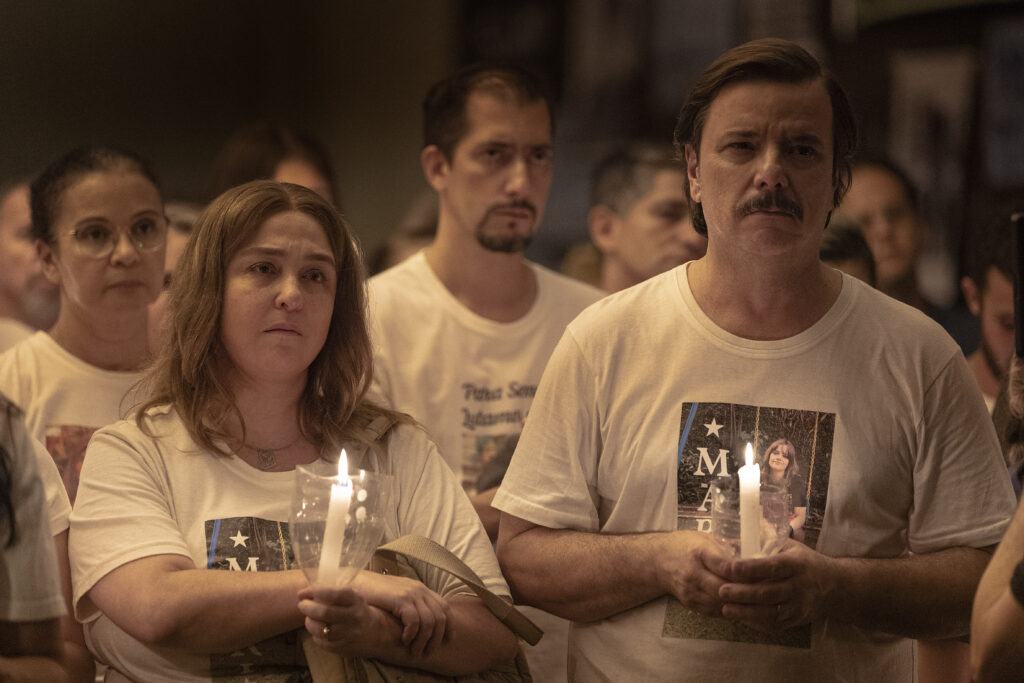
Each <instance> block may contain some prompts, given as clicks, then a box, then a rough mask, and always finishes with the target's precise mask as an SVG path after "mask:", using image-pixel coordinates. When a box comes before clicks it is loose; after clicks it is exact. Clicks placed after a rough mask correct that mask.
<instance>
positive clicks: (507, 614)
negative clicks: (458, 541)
mask: <svg viewBox="0 0 1024 683" xmlns="http://www.w3.org/2000/svg"><path fill="white" fill-rule="evenodd" d="M377 553H379V554H382V555H384V556H385V557H388V558H389V559H392V560H394V559H395V555H403V556H404V557H406V558H407V559H410V560H419V561H420V562H425V563H426V564H429V565H432V566H434V567H437V568H438V569H441V570H443V571H446V572H448V573H449V574H452V575H453V576H455V577H456V578H458V579H459V580H461V581H462V582H463V583H464V584H466V585H467V586H469V587H470V588H471V589H472V590H473V592H474V593H476V594H477V596H478V597H479V598H480V600H481V601H483V603H484V605H485V606H486V607H487V609H489V610H490V611H491V613H492V614H493V615H494V616H496V617H497V618H498V620H499V621H501V623H503V624H505V625H506V626H508V627H509V628H510V629H512V632H513V633H515V634H516V635H517V636H519V637H520V638H522V639H523V640H525V641H526V642H527V643H529V644H530V645H536V644H537V642H538V641H539V640H540V638H541V636H543V635H544V632H543V631H541V630H540V629H539V628H537V625H536V624H534V623H533V622H532V621H530V620H529V619H527V618H526V616H524V615H523V613H522V612H520V611H519V610H517V609H516V608H515V607H513V606H512V604H511V603H509V602H506V601H505V600H502V599H501V598H499V597H498V596H497V595H495V594H494V593H492V592H491V591H489V590H487V588H485V587H484V585H483V582H482V581H481V580H480V577H479V576H477V575H476V573H475V572H474V571H473V570H472V569H470V568H469V567H467V566H466V563H465V562H463V561H462V560H460V559H459V558H458V557H456V556H455V555H454V554H452V552H451V551H450V550H448V549H447V548H445V547H444V546H443V545H440V544H439V543H436V542H434V541H432V540H430V539H429V538H426V537H425V536H416V535H413V534H408V535H405V536H402V537H401V538H396V539H395V540H393V541H391V542H390V543H385V544H384V545H382V546H381V547H379V548H377Z"/></svg>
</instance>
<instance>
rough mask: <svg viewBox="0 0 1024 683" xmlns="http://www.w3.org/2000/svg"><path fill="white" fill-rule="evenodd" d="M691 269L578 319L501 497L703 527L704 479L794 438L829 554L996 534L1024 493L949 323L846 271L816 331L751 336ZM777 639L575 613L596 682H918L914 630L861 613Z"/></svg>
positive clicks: (578, 644) (560, 513)
mask: <svg viewBox="0 0 1024 683" xmlns="http://www.w3.org/2000/svg"><path fill="white" fill-rule="evenodd" d="M686 272H687V270H686V266H682V267H679V268H676V269H674V270H672V271H669V272H668V273H665V274H663V275H660V276H658V277H656V278H654V279H652V280H649V281H647V282H645V283H642V284H640V285H637V286H636V287H634V288H632V289H629V290H626V291H625V292H621V293H619V294H616V295H612V296H611V297H609V298H607V299H605V300H604V301H602V302H601V303H599V304H597V305H595V306H593V307H592V308H590V309H589V310H588V311H587V312H586V313H584V314H583V315H582V316H580V318H579V319H577V320H576V321H575V322H574V323H573V324H572V325H570V326H569V329H568V330H567V331H566V334H565V336H564V337H563V339H562V340H561V342H560V343H559V346H558V348H557V349H556V350H555V352H554V354H553V355H552V357H551V361H550V363H549V367H548V370H547V372H546V373H545V376H544V380H543V382H541V386H540V389H539V390H538V393H537V398H536V401H535V403H534V409H533V412H532V417H531V419H530V421H529V423H528V424H527V427H526V429H525V430H524V432H523V436H522V439H521V441H520V443H519V448H518V451H517V455H516V457H514V458H513V459H512V465H511V466H510V468H509V470H508V473H507V475H506V478H505V480H504V483H503V484H502V487H501V489H500V490H499V492H498V494H497V496H496V498H495V501H494V505H495V507H497V508H499V509H501V510H504V511H505V512H508V513H510V514H512V515H515V516H517V517H521V518H523V519H526V520H529V521H531V522H533V523H536V524H539V525H542V526H546V527H550V528H568V529H577V530H581V531H587V532H593V533H606V534H624V533H636V532H650V531H670V530H674V529H677V528H697V529H707V528H708V522H709V520H708V510H707V507H706V505H705V503H706V500H705V497H706V493H707V490H708V483H709V481H710V480H711V479H712V478H713V477H714V476H715V475H722V474H729V475H734V473H735V471H736V467H737V466H738V465H740V464H742V463H740V462H739V460H740V459H741V458H742V457H743V456H742V449H743V445H744V443H745V442H752V443H753V444H754V445H755V450H756V451H757V454H758V457H759V458H760V457H762V456H763V453H764V452H765V451H766V449H767V446H768V444H770V443H772V442H773V441H774V440H775V439H778V438H780V437H785V438H790V440H791V441H792V442H793V443H794V446H795V449H796V460H797V462H798V463H799V465H800V469H801V473H800V476H801V477H804V478H805V481H806V486H807V492H808V493H809V495H808V497H807V498H808V501H807V504H808V507H807V522H806V524H805V529H806V531H807V536H808V540H807V542H808V544H809V545H812V546H813V545H814V544H816V548H817V550H818V551H820V552H822V553H824V554H826V555H831V556H836V557H872V558H893V557H899V556H901V555H904V554H906V553H907V552H914V553H927V552H931V551H936V550H940V549H943V548H947V547H950V546H972V547H983V546H987V545H991V544H994V543H997V542H998V541H999V540H1000V538H1001V537H1002V535H1003V532H1004V531H1005V529H1006V526H1007V524H1008V522H1009V519H1010V517H1011V516H1012V514H1013V510H1014V499H1013V494H1012V492H1011V490H1010V487H1009V482H1008V480H1007V477H1006V470H1005V467H1004V466H1003V465H1002V458H1001V456H1000V452H999V444H998V441H997V439H996V435H995V431H994V429H993V427H992V422H991V419H990V418H989V416H988V412H987V411H986V409H985V405H984V403H983V402H982V400H981V396H980V395H979V393H978V388H977V384H976V382H975V381H974V379H973V377H972V376H971V374H970V371H969V369H968V368H967V365H966V362H965V361H964V359H963V356H962V354H961V353H960V350H959V348H958V347H957V346H956V344H955V343H954V342H953V340H952V339H950V338H949V337H948V335H946V334H944V333H943V332H942V330H941V329H940V328H939V326H938V325H937V324H936V323H934V322H933V321H931V320H929V319H928V318H926V317H925V316H924V315H923V314H921V313H919V312H917V311H914V310H912V309H910V308H909V307H907V306H904V305H903V304H900V303H898V302H896V301H894V300H892V299H889V298H888V297H886V296H884V295H882V294H880V293H878V292H877V291H875V290H873V289H871V288H870V287H867V286H866V285H864V284H862V283H860V282H859V281H857V280H855V279H853V278H851V277H848V276H844V277H843V288H842V292H841V294H840V296H839V297H838V299H837V301H836V302H835V304H834V305H833V306H832V307H831V309H830V310H829V311H828V312H827V313H826V314H825V315H824V316H823V317H822V318H821V319H820V320H819V321H818V322H817V323H815V324H814V325H813V326H811V327H810V328H809V329H807V330H805V331H804V332H801V333H800V334H798V335H796V336H794V337H790V338H788V339H782V340H778V341H752V340H748V339H743V338H740V337H737V336H735V335H732V334H729V333H728V332H725V331H724V330H722V329H721V328H719V327H718V326H717V325H715V324H714V323H713V322H712V321H711V320H710V319H709V318H708V316H707V315H705V313H704V312H703V311H702V310H701V309H700V307H699V306H698V305H697V303H696V301H695V300H694V298H693V295H692V293H691V291H690V288H689V284H688V282H687V278H686ZM715 629H721V630H715ZM717 633H726V634H727V635H726V636H724V637H723V636H717V635H716V634H717ZM726 638H735V641H730V640H727V639H726ZM788 638H793V639H794V640H793V641H792V642H790V641H788V640H787V639H788ZM772 640H777V641H778V642H788V643H789V645H791V646H786V647H784V646H779V645H774V644H763V641H760V642H759V641H758V640H757V639H756V638H755V637H752V636H751V634H750V633H749V632H745V631H744V630H743V629H742V628H738V625H735V624H732V623H731V622H725V620H717V621H713V620H707V619H705V618H703V617H699V616H697V615H695V614H694V613H692V612H689V610H686V609H685V608H683V607H682V606H681V605H680V604H679V603H678V602H676V601H674V600H671V601H670V600H669V599H667V598H661V599H658V600H654V601H652V602H650V603H647V604H645V605H641V606H639V607H636V608H634V609H631V610H628V611H626V612H623V613H620V614H618V615H615V616H613V617H611V618H608V619H604V620H601V621H597V622H593V623H574V624H573V625H572V629H571V631H570V652H569V659H570V665H569V666H570V672H571V673H572V676H571V677H574V678H575V679H577V680H584V681H604V680H609V681H620V680H695V681H740V680H758V681H793V680H805V681H810V680H834V679H843V680H858V681H876V680H900V681H912V680H914V679H915V677H916V672H915V670H914V669H915V662H914V654H913V646H912V642H911V641H908V640H905V639H897V638H891V637H886V636H884V635H882V634H879V633H873V632H868V631H863V630H860V629H857V628H854V627H852V626H850V625H849V624H844V623H839V622H835V621H828V622H821V623H815V624H813V625H812V627H811V628H807V629H794V630H791V631H788V632H783V633H782V634H779V635H778V636H773V638H772ZM737 641H738V642H737Z"/></svg>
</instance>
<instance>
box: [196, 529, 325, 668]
mask: <svg viewBox="0 0 1024 683" xmlns="http://www.w3.org/2000/svg"><path fill="white" fill-rule="evenodd" d="M205 531H206V551H207V559H206V568H207V569H213V570H226V571H235V572H238V571H245V572H274V571H283V570H285V569H295V568H297V565H296V564H295V554H294V552H293V550H292V543H291V535H290V533H289V530H288V524H286V523H284V522H277V521H273V520H269V519H260V518H257V517H227V518H224V519H211V520H207V521H206V523H205ZM301 649H302V646H301V645H300V644H299V638H298V632H297V631H292V632H289V633H283V634H281V635H278V636H274V637H273V638H268V639H267V640H264V641H261V642H259V643H255V644H253V645H250V646H248V647H246V648H243V649H241V650H238V651H236V652H230V653H227V654H216V653H215V654H212V655H210V675H211V677H212V678H213V679H214V680H218V681H235V680H238V681H243V680H248V681H259V682H260V683H291V682H293V681H309V680H311V679H310V678H309V672H308V670H307V669H306V667H305V666H304V665H303V664H302V663H301V662H300V661H298V652H300V651H301Z"/></svg>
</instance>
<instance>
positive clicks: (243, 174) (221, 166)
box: [207, 121, 336, 198]
mask: <svg viewBox="0 0 1024 683" xmlns="http://www.w3.org/2000/svg"><path fill="white" fill-rule="evenodd" d="M287 159H301V160H302V161H305V162H306V163H308V164H309V165H310V166H312V167H313V168H315V169H316V170H317V172H318V173H319V174H320V175H322V176H323V177H324V178H325V179H326V180H327V183H328V185H330V187H331V192H332V193H333V192H336V190H335V187H334V168H333V166H331V161H330V156H329V155H328V153H327V150H326V149H325V148H324V146H323V145H321V144H320V142H318V141H317V140H316V139H314V138H313V137H312V136H310V135H308V134H306V133H304V132H301V131H298V130H295V129H293V128H291V127H289V126H286V125H283V124H279V123H267V122H263V121H259V122H256V123H250V124H248V125H246V126H243V127H241V128H239V129H238V130H236V131H235V132H234V133H232V134H231V135H230V136H228V139H227V140H225V141H224V145H223V146H222V147H221V148H220V151H219V152H217V156H216V157H215V158H214V160H213V164H212V165H211V166H210V179H209V186H208V188H207V193H208V194H209V196H210V198H213V197H219V196H220V195H221V194H222V193H224V192H226V191H227V190H229V189H230V188H232V187H237V186H239V185H242V184H244V183H247V182H249V181H251V180H269V179H270V178H272V177H273V176H274V171H276V170H277V166H278V164H280V163H281V162H282V161H285V160H287Z"/></svg>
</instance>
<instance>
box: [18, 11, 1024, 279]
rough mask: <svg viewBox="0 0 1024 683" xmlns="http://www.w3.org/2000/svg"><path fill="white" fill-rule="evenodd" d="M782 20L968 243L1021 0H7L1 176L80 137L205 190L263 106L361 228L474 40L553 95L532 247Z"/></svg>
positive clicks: (549, 255)
mask: <svg viewBox="0 0 1024 683" xmlns="http://www.w3.org/2000/svg"><path fill="white" fill-rule="evenodd" d="M767 35H774V36H779V37H785V38H791V39H794V40H797V41H798V42H801V43H802V44H804V45H805V46H806V47H808V48H809V49H811V50H812V51H814V52H815V53H816V54H818V55H819V56H821V57H823V58H824V59H825V60H826V61H827V63H829V64H830V65H831V67H832V68H833V70H834V71H835V72H836V73H837V74H838V76H839V77H840V80H841V81H842V82H843V83H844V84H845V85H846V87H847V89H848V90H849V92H850V94H851V97H852V99H853V101H854V105H855V107H856V109H857V112H858V115H859V117H860V120H861V123H862V126H863V133H864V139H863V147H864V149H866V150H869V151H871V152H875V153H878V152H884V153H888V154H890V155H892V156H895V157H896V158H897V159H898V160H899V161H900V162H902V163H904V164H905V165H907V166H908V167H909V169H910V171H911V174H912V176H913V178H914V180H915V181H916V182H917V183H918V184H919V185H921V189H922V190H923V191H924V195H925V198H926V200H927V201H928V202H929V205H930V207H931V214H930V215H931V218H932V223H933V225H932V227H933V232H934V235H933V240H932V252H933V254H937V255H938V256H939V257H941V256H943V255H944V256H946V257H947V258H948V259H949V260H951V261H952V262H955V261H956V259H957V257H958V253H959V245H960V243H961V241H962V240H963V239H964V236H965V235H966V234H969V226H970V219H971V216H972V215H973V213H974V211H975V210H976V208H977V207H978V206H980V205H984V204H985V203H988V202H990V201H992V200H993V199H994V198H997V197H999V196H1002V195H1005V194H1010V193H1013V192H1020V191H1021V189H1022V187H1024V3H1022V2H1020V1H1003V2H980V1H972V0H830V1H825V0H818V1H815V0H693V1H686V0H635V1H631V2H628V1H624V0H623V1H615V0H516V1H513V0H378V1H376V2H353V1H348V0H340V1H336V2H328V1H327V0H324V1H323V2H312V1H309V0H298V1H293V2H288V3H284V2H269V1H267V0H248V1H246V2H242V1H240V0H215V1H205V2H199V1H197V0H186V1H178V2H154V3H150V2H138V1H137V0H136V1H129V0H93V1H91V2H73V1H70V0H62V1H58V0H33V1H32V2H24V1H16V0H0V178H11V177H17V176H22V175H27V174H32V173H34V172H35V171H36V170H38V169H39V168H40V167H41V166H42V165H44V164H45V163H47V162H48V161H50V160H51V159H52V158H54V157H55V156H56V155H58V154H60V153H61V152H63V151H65V150H67V149H69V148H70V147H72V146H74V145H77V144H80V143H83V142H88V141H95V142H109V143H114V144H119V145H124V146H127V147H130V148H133V149H136V150H138V151H140V152H141V153H143V154H144V155H146V156H148V157H150V158H151V159H152V160H153V161H154V162H155V164H156V165H157V168H158V170H159V171H160V174H161V176H162V178H163V179H164V185H165V194H166V195H167V197H169V198H176V199H200V198H202V193H203V188H204V184H205V182H206V175H207V169H208V167H209V164H210V161H211V160H212V159H213V156H214V155H215V153H216V151H217V149H218V148H219V146H220V144H221V143H222V142H223V140H224V139H225V137H226V136H227V135H228V134H229V133H230V132H231V131H232V130H234V129H235V128H237V127H238V126H240V125H242V124H245V123H248V122H251V121H255V120H272V121H279V122H283V123H287V124H290V125H293V126H294V127H297V128H300V129H303V130H306V131H308V132H309V133H311V134H312V135H313V136H315V137H317V138H319V139H320V140H321V141H322V142H323V143H324V144H325V145H326V146H327V148H328V150H329V151H330V153H331V156H332V159H333V162H334V164H335V166H336V169H337V171H338V180H339V182H338V185H339V187H338V188H337V189H338V190H339V198H340V202H341V204H342V207H343V209H344V211H345V213H346V214H347V215H348V216H349V218H350V220H351V221H352V222H353V224H354V225H355V227H356V230H357V232H358V233H359V235H360V237H361V239H362V240H363V242H364V244H365V245H366V246H367V247H372V246H373V245H374V244H376V243H377V242H379V241H380V240H381V239H382V237H383V236H384V235H385V234H386V233H387V232H388V231H389V230H390V229H392V228H393V227H394V226H395V225H396V224H397V223H398V221H399V220H400V219H401V218H402V216H403V214H404V213H405V212H406V210H407V208H408V206H409V204H410V203H411V202H413V201H414V199H415V198H416V197H417V195H420V194H422V193H423V192H424V191H426V189H427V186H426V184H425V182H424V181H423V180H422V176H421V174H420V170H419V161H418V159H419V149H420V128H419V104H420V100H421V98H422V96H423V94H424V92H425V91H426V89H427V87H428V86H429V85H430V84H431V83H432V82H433V81H435V80H437V79H438V78H440V77H442V76H443V75H444V74H446V73H447V72H449V71H450V70H451V69H453V68H454V67H456V66H458V65H460V64H463V63H467V62H471V61H474V60H476V59H502V60H507V61H515V62H519V63H522V64H523V65H525V66H527V67H529V68H532V69H533V70H535V71H537V72H538V73H539V74H540V75H541V76H542V77H543V78H544V79H545V80H546V81H547V82H548V84H549V87H550V88H551V90H552V92H553V93H554V95H555V97H556V101H557V117H558V130H557V141H556V145H557V152H556V174H555V183H554V186H553V188H552V195H551V199H550V202H549V209H548V213H547V217H546V219H545V221H544V226H543V228H542V233H541V235H540V237H539V239H538V242H537V244H536V245H535V247H533V248H532V251H531V255H532V256H533V257H534V258H536V259H538V260H540V261H542V262H546V263H549V264H552V263H556V262H557V260H558V258H559V257H560V256H561V254H562V252H563V251H564V250H565V248H566V247H567V246H568V245H569V244H570V243H572V242H574V241H577V240H582V239H584V238H585V227H584V222H585V210H586V188H587V173H588V171H589V167H590V165H591V164H592V163H593V162H594V161H595V160H596V159H597V158H598V157H599V156H600V155H601V154H603V153H604V152H605V151H606V150H607V149H608V147H609V146H610V145H611V144H613V143H615V142H617V141H622V140H626V139H632V138H645V139H653V140H663V141H665V142H666V143H668V141H669V140H670V139H671V134H672V128H673V126H674V122H675V114H676V112H677V111H678V108H679V106H680V104H681V103H682V100H683V98H684V95H685V92H686V90H687V88H688V86H689V84H690V83H691V82H692V79H693V78H694V77H695V76H696V74H698V73H699V72H700V71H701V70H702V69H703V67H704V66H706V64H707V63H708V62H709V61H710V60H711V59H713V58H714V57H715V56H716V55H717V54H719V53H720V52H722V51H723V50H724V49H726V48H728V47H730V46H731V45H734V44H736V43H738V42H742V41H744V40H747V39H750V38H754V37H761V36H767Z"/></svg>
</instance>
